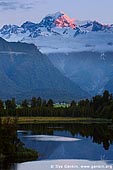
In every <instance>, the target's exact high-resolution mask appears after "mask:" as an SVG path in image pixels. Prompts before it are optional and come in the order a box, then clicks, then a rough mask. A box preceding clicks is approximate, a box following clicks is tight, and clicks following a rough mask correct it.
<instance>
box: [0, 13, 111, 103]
mask: <svg viewBox="0 0 113 170" xmlns="http://www.w3.org/2000/svg"><path fill="white" fill-rule="evenodd" d="M0 37H2V38H3V39H5V40H7V41H9V42H6V41H4V40H3V39H0V77H1V80H2V81H1V82H0V87H2V89H3V90H2V91H1V92H0V93H1V94H0V95H1V96H2V97H5V98H7V97H12V96H16V97H20V98H21V96H22V97H23V96H25V97H32V96H33V95H34V96H35V95H37V96H42V97H45V98H54V99H57V100H65V99H66V100H71V99H74V98H75V99H77V100H78V99H82V98H86V97H90V96H93V95H95V94H100V93H102V92H103V91H104V90H105V89H107V90H109V91H110V92H111V93H113V78H112V77H113V24H111V25H104V24H101V23H99V22H98V21H77V20H74V19H71V18H70V17H69V16H67V15H66V14H65V13H64V12H57V13H55V14H49V15H47V16H46V17H44V18H43V19H42V21H41V22H40V23H33V22H30V21H26V22H25V23H23V24H22V25H21V26H17V25H4V26H3V27H2V28H1V29H0ZM18 41H19V42H18ZM14 42H15V43H14ZM20 42H21V43H20ZM33 44H34V45H33ZM12 87H13V88H12Z"/></svg>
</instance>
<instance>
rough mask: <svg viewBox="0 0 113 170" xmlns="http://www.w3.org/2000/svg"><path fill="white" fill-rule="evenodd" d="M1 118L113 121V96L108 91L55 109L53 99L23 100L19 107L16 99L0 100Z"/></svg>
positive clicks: (34, 98)
mask: <svg viewBox="0 0 113 170" xmlns="http://www.w3.org/2000/svg"><path fill="white" fill-rule="evenodd" d="M0 113H1V116H3V117H6V116H17V117H26V116H28V117H32V116H33V117H91V118H103V119H113V96H112V94H110V93H109V92H108V91H107V90H106V91H104V93H103V95H96V96H95V97H93V98H92V99H91V100H89V99H84V100H80V101H79V102H76V101H74V100H73V101H72V102H71V103H70V105H69V106H68V107H61V106H60V107H55V105H54V102H53V100H52V99H49V100H48V101H46V100H42V99H41V98H40V97H39V98H36V97H33V98H32V99H31V100H26V99H25V100H23V101H22V102H21V103H20V104H19V105H18V104H17V103H16V101H15V99H14V98H13V99H11V100H6V101H4V102H3V101H2V100H0Z"/></svg>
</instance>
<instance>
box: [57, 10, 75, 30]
mask: <svg viewBox="0 0 113 170" xmlns="http://www.w3.org/2000/svg"><path fill="white" fill-rule="evenodd" d="M61 13H62V15H61V16H59V17H58V18H57V19H56V20H55V25H56V26H57V27H60V28H63V27H71V28H72V29H74V28H76V25H75V19H74V18H69V17H68V16H67V15H66V14H65V13H64V12H61Z"/></svg>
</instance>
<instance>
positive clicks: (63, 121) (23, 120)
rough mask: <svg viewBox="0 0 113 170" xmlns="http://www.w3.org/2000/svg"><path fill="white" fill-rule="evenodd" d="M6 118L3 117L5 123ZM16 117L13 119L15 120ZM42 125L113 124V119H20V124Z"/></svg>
mask: <svg viewBox="0 0 113 170" xmlns="http://www.w3.org/2000/svg"><path fill="white" fill-rule="evenodd" d="M5 118H6V117H2V121H4V119H5ZM13 118H14V117H11V119H13ZM30 123H35V124H40V123H112V119H100V118H90V117H88V118H86V117H83V118H81V117H77V118H72V117H18V124H30Z"/></svg>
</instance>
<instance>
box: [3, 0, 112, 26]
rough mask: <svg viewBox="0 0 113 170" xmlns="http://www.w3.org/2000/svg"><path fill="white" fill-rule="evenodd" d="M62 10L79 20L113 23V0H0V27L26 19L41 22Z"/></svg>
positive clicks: (20, 22)
mask: <svg viewBox="0 0 113 170" xmlns="http://www.w3.org/2000/svg"><path fill="white" fill-rule="evenodd" d="M60 10H62V11H64V12H65V13H67V15H69V16H70V17H72V18H76V19H77V20H97V21H99V22H102V23H105V24H106V23H108V24H109V23H113V0H0V27H1V26H2V25H4V24H18V25H21V24H22V23H23V22H25V21H26V20H27V21H33V22H39V21H40V20H41V19H42V18H43V17H44V16H45V15H47V14H51V13H55V12H57V11H60Z"/></svg>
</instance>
